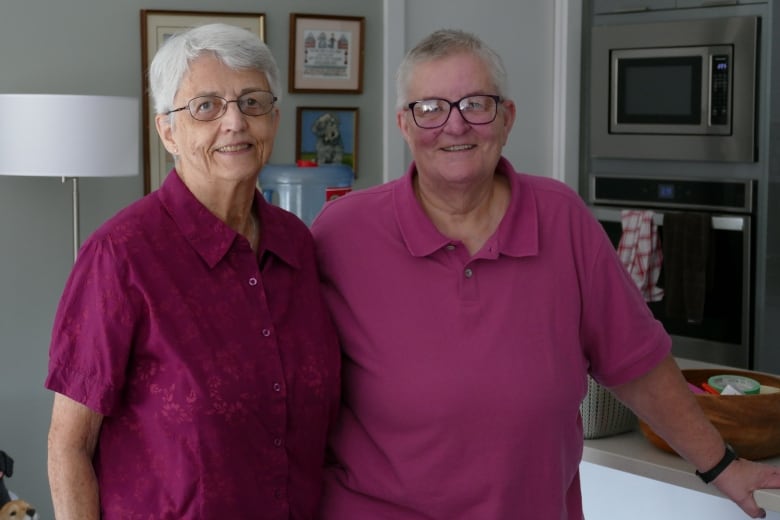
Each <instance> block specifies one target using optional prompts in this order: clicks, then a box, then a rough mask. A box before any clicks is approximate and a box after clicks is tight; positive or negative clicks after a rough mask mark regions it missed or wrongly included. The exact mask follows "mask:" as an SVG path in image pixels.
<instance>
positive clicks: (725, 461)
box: [312, 30, 780, 520]
mask: <svg viewBox="0 0 780 520" xmlns="http://www.w3.org/2000/svg"><path fill="white" fill-rule="evenodd" d="M397 91H398V103H397V107H398V112H397V120H398V126H399V127H400V129H401V133H402V134H403V136H404V138H405V140H406V142H407V144H408V146H409V148H410V150H411V153H412V157H413V159H414V162H413V163H412V165H411V166H410V168H409V169H408V171H407V173H406V175H405V176H404V177H402V178H400V179H398V180H395V181H392V182H390V183H388V184H385V185H383V186H380V187H376V188H370V189H367V190H362V191H359V192H355V193H353V194H351V195H349V196H346V197H343V198H341V199H338V200H336V201H333V202H331V203H329V204H328V205H326V206H325V208H324V209H323V210H322V212H321V213H320V215H319V217H318V218H317V219H316V220H315V222H314V224H313V227H312V231H313V233H314V236H315V241H316V242H317V252H318V258H319V259H320V268H321V270H322V275H323V287H324V290H325V295H326V299H327V301H328V304H329V305H330V308H331V311H332V313H333V316H334V320H335V322H336V326H337V328H338V329H339V334H340V337H341V342H342V347H343V350H344V365H343V375H342V377H343V379H344V395H343V405H342V410H341V414H340V416H339V423H338V426H337V427H336V429H335V433H334V435H333V436H332V438H331V442H330V447H331V451H332V453H333V461H334V463H333V465H332V466H331V467H330V468H329V469H328V472H327V474H326V483H325V495H324V499H323V504H324V506H323V518H324V519H325V520H358V519H361V520H362V519H372V520H373V519H392V520H473V519H480V520H482V519H485V520H487V519H489V520H516V519H518V518H528V519H544V520H551V519H557V520H580V519H581V518H582V515H583V513H582V505H581V498H580V486H579V470H578V468H579V464H580V458H581V456H582V450H583V430H582V423H581V419H580V415H579V405H580V402H581V401H582V399H583V398H584V397H585V394H586V389H587V375H588V373H590V374H592V375H593V377H594V378H595V379H596V380H598V381H600V382H601V383H603V384H604V385H606V386H608V387H610V388H611V389H612V390H614V392H615V393H616V394H617V396H618V397H619V398H621V399H623V400H624V401H625V402H626V403H627V404H628V405H630V406H631V407H633V408H634V410H635V411H636V412H637V413H638V414H640V415H642V416H643V417H644V418H645V419H646V420H647V421H648V422H649V423H650V424H652V425H653V427H654V429H655V431H659V432H662V433H663V434H664V435H665V436H666V438H667V440H668V441H669V442H670V444H671V445H673V446H675V447H676V448H678V449H679V451H680V452H681V453H682V454H683V455H684V456H685V457H686V458H688V459H689V460H690V461H691V462H692V463H693V464H694V465H695V466H696V467H697V468H698V469H699V470H700V471H701V472H702V475H703V478H704V479H705V480H712V481H713V482H714V484H715V485H716V486H717V487H718V489H720V490H721V491H722V492H724V493H725V494H726V495H727V496H729V497H730V498H732V499H733V500H735V501H736V502H738V503H739V505H740V506H741V507H742V508H743V509H744V510H745V511H746V512H748V513H749V514H751V515H759V514H760V513H761V511H760V510H759V509H758V507H757V506H756V503H755V501H754V500H753V497H752V494H751V492H752V491H753V490H754V489H756V488H758V487H777V486H780V471H779V470H777V469H775V468H772V467H770V466H766V465H759V464H755V463H752V462H747V461H744V460H737V461H736V462H735V461H734V455H733V453H732V452H731V451H730V450H727V449H726V448H725V447H724V443H723V440H722V439H721V438H720V436H719V435H718V433H717V431H716V430H715V429H714V428H713V427H712V425H711V424H709V422H708V421H707V420H706V419H705V417H704V416H703V414H702V412H701V409H699V407H698V405H697V403H696V402H695V401H694V399H693V397H692V395H691V393H690V392H689V390H688V389H687V387H686V385H685V383H684V380H683V378H682V376H681V374H680V372H679V370H678V369H677V367H676V365H675V363H674V360H673V359H672V358H671V357H670V356H669V351H670V340H669V337H668V336H667V335H666V333H665V332H664V330H663V329H662V327H661V325H660V324H659V323H658V322H656V321H655V320H654V319H653V317H652V315H651V314H650V312H649V310H648V307H647V305H646V304H645V302H644V300H643V298H642V297H641V295H640V293H639V291H638V290H637V288H636V286H635V285H634V283H633V282H632V280H631V278H630V277H629V276H628V275H627V273H626V271H625V269H624V268H623V266H622V264H620V262H619V260H618V258H617V255H616V253H615V251H614V249H613V248H612V245H611V244H610V242H609V241H608V239H607V238H606V236H605V234H604V232H603V231H602V230H601V229H600V226H599V224H598V222H597V221H596V220H595V219H594V218H593V217H592V216H591V215H590V214H589V213H588V210H587V208H586V207H585V205H584V204H583V202H582V201H581V200H580V198H579V197H578V196H577V194H576V193H574V192H573V191H572V190H570V189H569V188H567V187H566V186H565V185H563V184H562V183H559V182H557V181H554V180H552V179H548V178H543V177H539V176H532V175H524V174H519V173H517V172H516V171H515V170H514V168H513V167H512V165H511V164H510V163H509V162H508V161H507V160H506V159H505V158H503V157H502V155H501V153H502V149H503V147H504V145H505V144H506V142H507V137H508V135H509V132H510V130H511V129H512V124H513V123H514V121H515V113H516V108H515V104H514V103H513V102H512V101H511V100H510V99H509V98H508V97H507V88H506V73H505V71H504V68H503V65H502V64H501V60H500V59H499V57H498V56H497V55H496V53H495V52H493V51H492V50H491V49H489V48H488V47H486V46H485V45H484V44H483V43H482V42H481V41H480V40H479V39H477V38H476V37H474V36H472V35H470V34H467V33H464V32H461V31H452V30H447V31H438V32H436V33H434V34H432V35H430V36H429V37H428V38H426V39H424V40H423V41H422V42H421V43H420V44H418V45H417V46H416V47H415V48H414V49H412V50H411V51H410V52H409V54H407V56H406V58H405V59H404V61H403V63H402V64H401V67H400V70H399V74H398V82H397ZM355 248H359V251H360V255H356V254H355Z"/></svg>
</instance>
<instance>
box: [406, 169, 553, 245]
mask: <svg viewBox="0 0 780 520" xmlns="http://www.w3.org/2000/svg"><path fill="white" fill-rule="evenodd" d="M496 173H497V174H499V175H504V176H506V177H507V178H508V179H509V185H510V189H511V199H510V202H509V207H508V208H507V211H506V214H505V215H504V217H503V218H502V219H501V223H500V224H499V227H498V230H497V232H496V234H495V235H494V236H493V237H491V238H490V239H489V241H496V240H497V244H496V247H497V251H498V253H500V254H504V255H508V256H515V257H522V256H533V255H536V254H537V253H538V252H539V231H538V230H539V219H538V214H537V204H536V198H535V197H534V194H533V192H532V190H531V189H530V186H528V184H527V183H526V182H524V180H523V176H522V175H519V174H517V172H516V171H515V169H514V168H513V167H512V165H511V163H510V162H509V161H508V160H507V159H505V158H504V157H501V159H500V160H499V162H498V165H497V166H496ZM415 175H417V165H416V164H415V163H414V162H412V164H411V165H410V166H409V169H408V170H407V171H406V174H405V175H404V176H403V177H402V178H401V179H399V180H398V182H397V183H396V184H395V186H394V189H393V203H394V206H395V214H396V220H397V222H398V227H399V229H400V231H401V235H402V237H403V240H404V243H405V244H406V247H407V248H408V250H409V253H410V254H411V255H412V256H427V255H430V254H432V253H434V252H435V251H437V250H439V249H441V248H442V247H445V246H447V245H448V244H450V243H451V242H452V240H450V239H449V238H447V237H446V236H444V235H443V234H442V233H441V232H440V231H439V230H438V229H436V226H434V225H433V222H431V220H430V219H429V218H428V216H427V215H426V214H425V211H424V210H423V208H422V206H421V205H420V202H419V201H418V200H417V197H416V196H415V193H414V176H415Z"/></svg>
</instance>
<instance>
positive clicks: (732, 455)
mask: <svg viewBox="0 0 780 520" xmlns="http://www.w3.org/2000/svg"><path fill="white" fill-rule="evenodd" d="M738 458H739V456H737V453H736V452H735V451H734V448H732V447H731V446H730V445H728V444H726V453H724V454H723V458H722V459H720V461H719V462H718V463H717V464H715V467H713V468H712V469H711V470H709V471H705V472H703V473H702V472H701V471H699V470H696V475H698V476H699V478H700V479H702V480H703V481H704V483H705V484H709V483H710V482H712V481H713V480H715V479H716V478H718V475H720V474H721V473H723V470H724V469H726V468H727V467H728V465H729V464H731V463H732V462H734V461H735V460H737V459H738Z"/></svg>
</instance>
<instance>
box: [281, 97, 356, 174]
mask: <svg viewBox="0 0 780 520" xmlns="http://www.w3.org/2000/svg"><path fill="white" fill-rule="evenodd" d="M358 114H359V109H358V108H357V107H302V106H299V107H297V108H296V113H295V128H296V133H295V160H296V162H298V163H299V164H301V162H303V163H306V164H311V163H316V164H317V165H321V164H345V165H347V166H349V167H350V168H352V172H353V173H354V175H355V178H357V165H358V135H359V134H358V128H359V126H358ZM334 125H335V128H334Z"/></svg>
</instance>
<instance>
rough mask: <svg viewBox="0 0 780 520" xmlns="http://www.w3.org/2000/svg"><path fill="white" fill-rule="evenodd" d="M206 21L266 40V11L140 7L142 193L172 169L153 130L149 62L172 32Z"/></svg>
mask: <svg viewBox="0 0 780 520" xmlns="http://www.w3.org/2000/svg"><path fill="white" fill-rule="evenodd" d="M207 23H227V24H231V25H236V26H238V27H243V28H244V29H247V30H249V31H252V32H253V33H255V34H257V35H258V36H259V37H260V39H261V40H263V41H265V14H263V13H223V12H213V11H158V10H149V9H142V10H141V78H142V82H143V85H142V89H141V92H143V96H142V98H143V99H142V105H143V134H144V135H143V143H144V146H143V150H144V193H149V192H150V191H152V190H155V189H157V188H159V187H160V184H162V181H163V179H164V178H165V176H166V175H167V174H168V172H169V171H170V170H171V168H173V157H171V155H170V154H169V153H168V152H167V151H166V150H165V147H164V146H163V145H162V142H161V141H160V138H159V136H158V135H157V130H156V129H155V123H154V116H155V112H154V106H152V99H151V97H150V94H149V78H148V71H149V64H151V62H152V58H154V55H155V54H156V53H157V49H159V48H160V46H161V45H162V44H163V43H164V42H165V41H166V40H167V39H168V38H170V37H171V36H172V35H174V34H176V33H179V32H182V31H186V30H187V29H190V28H192V27H196V26H198V25H203V24H207Z"/></svg>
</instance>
